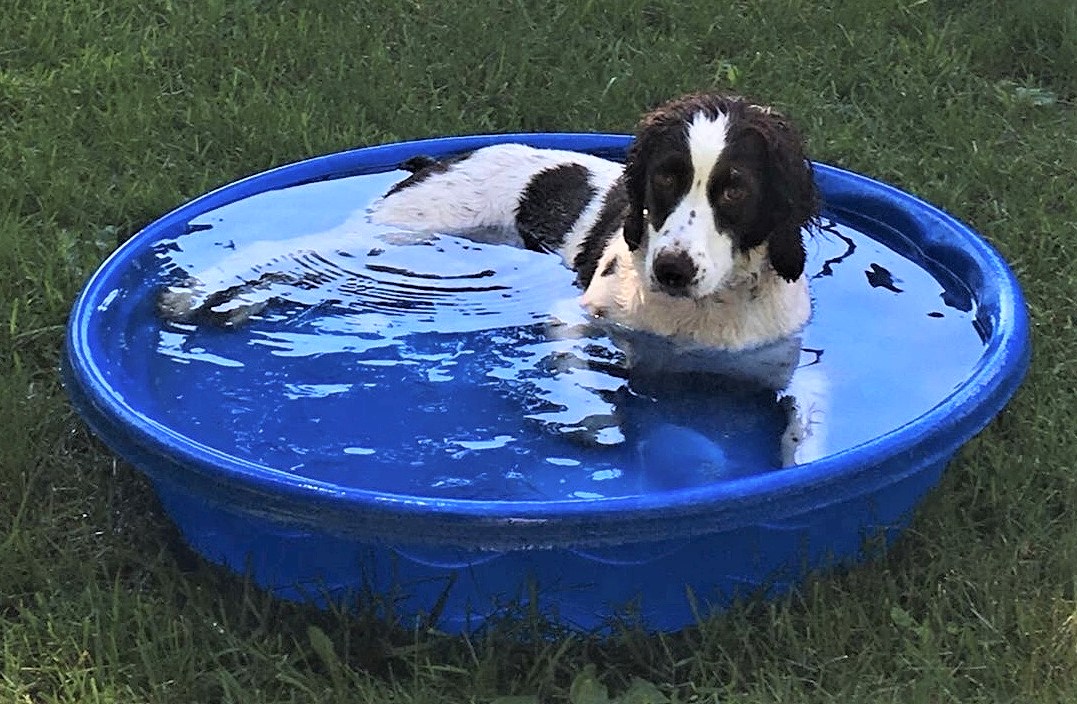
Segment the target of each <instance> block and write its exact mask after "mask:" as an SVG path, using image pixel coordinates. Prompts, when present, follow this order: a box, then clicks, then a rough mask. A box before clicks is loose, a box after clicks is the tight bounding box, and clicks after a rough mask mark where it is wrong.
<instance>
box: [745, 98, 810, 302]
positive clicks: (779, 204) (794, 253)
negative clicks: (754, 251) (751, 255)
mask: <svg viewBox="0 0 1077 704" xmlns="http://www.w3.org/2000/svg"><path fill="white" fill-rule="evenodd" d="M753 123H754V124H753V127H754V128H755V130H756V131H757V132H758V133H759V134H760V135H761V136H762V137H763V140H764V141H765V142H766V146H767V164H766V170H767V173H766V178H765V182H766V184H767V195H766V199H765V201H764V202H766V203H768V204H771V205H770V217H769V222H768V228H769V230H770V234H769V236H768V237H767V251H768V255H769V257H770V264H771V266H772V267H773V268H774V271H775V272H777V274H778V275H779V276H781V277H782V278H783V279H785V280H787V281H796V280H797V279H799V278H800V277H801V275H802V274H803V273H804V264H805V260H806V259H807V256H806V253H805V249H804V234H803V228H805V227H810V226H811V225H813V224H814V223H815V222H816V220H817V219H818V217H819V196H818V193H817V191H816V188H815V177H814V174H813V173H812V166H811V162H810V161H808V159H807V158H806V157H805V156H804V140H803V138H802V137H801V136H800V133H799V132H798V131H797V129H796V128H795V127H794V126H793V125H792V124H791V123H790V122H789V121H788V120H786V119H785V117H783V116H782V115H781V114H780V113H778V112H776V111H774V110H771V109H770V108H764V109H758V110H757V111H756V112H755V115H754V119H753Z"/></svg>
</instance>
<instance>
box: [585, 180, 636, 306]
mask: <svg viewBox="0 0 1077 704" xmlns="http://www.w3.org/2000/svg"><path fill="white" fill-rule="evenodd" d="M627 210H628V194H627V193H626V192H625V184H624V180H623V179H617V181H615V182H614V184H613V185H612V186H610V190H608V191H607V192H606V196H605V198H603V199H602V210H600V211H599V213H598V219H597V220H595V224H594V225H592V226H591V229H590V230H588V232H587V235H585V236H584V238H583V243H582V244H581V245H580V251H579V252H577V253H576V258H575V259H574V260H573V261H572V268H573V269H575V270H576V274H577V277H576V280H577V282H578V283H579V285H580V286H582V287H584V288H587V285H588V284H590V283H591V279H592V278H594V275H595V269H597V268H598V260H599V259H601V258H602V252H603V251H604V250H605V249H606V245H607V244H609V241H610V240H611V239H613V235H614V234H615V233H616V232H617V230H618V229H619V228H620V227H621V225H622V224H623V223H624V219H625V213H626V212H627Z"/></svg>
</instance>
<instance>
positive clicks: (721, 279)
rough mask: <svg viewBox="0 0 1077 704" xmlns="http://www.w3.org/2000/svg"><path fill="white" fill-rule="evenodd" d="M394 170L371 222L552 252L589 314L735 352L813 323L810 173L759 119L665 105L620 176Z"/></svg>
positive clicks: (776, 122) (414, 166) (789, 130)
mask: <svg viewBox="0 0 1077 704" xmlns="http://www.w3.org/2000/svg"><path fill="white" fill-rule="evenodd" d="M405 166H407V167H409V168H410V169H411V170H412V171H413V173H412V175H411V176H410V177H408V178H407V179H405V180H404V181H402V182H401V183H399V184H397V185H396V186H394V187H393V188H392V189H391V190H390V191H389V193H387V194H386V195H385V197H384V198H382V199H380V200H379V201H377V202H376V203H375V204H374V206H373V207H372V210H371V217H372V219H373V220H374V221H375V222H377V223H382V224H389V225H396V226H401V227H406V228H409V229H413V230H420V231H431V232H440V233H448V234H463V235H465V236H466V235H467V234H468V233H469V232H479V231H484V232H488V231H489V230H491V229H494V230H501V231H503V232H507V233H509V235H510V236H515V237H518V239H519V241H520V243H521V244H522V245H523V246H526V247H528V248H530V249H536V250H543V251H550V252H556V253H559V254H560V255H561V257H562V258H563V260H564V261H565V263H566V264H567V265H568V266H569V267H570V268H572V269H574V270H575V271H576V272H577V280H578V283H579V285H580V286H581V288H583V289H584V293H583V297H582V304H583V306H584V307H585V308H586V309H587V310H588V311H590V312H591V313H592V314H593V315H595V316H598V317H601V318H606V319H608V320H611V321H613V322H616V323H620V324H622V325H624V326H626V327H628V328H631V329H634V330H641V331H646V332H651V333H654V334H656V335H659V336H661V337H664V338H668V339H670V340H671V341H674V342H679V343H685V344H687V345H689V346H703V347H710V348H719V349H726V350H742V349H747V348H752V347H758V346H761V345H764V344H766V343H770V342H774V341H777V340H781V339H783V338H788V337H789V336H791V335H794V334H795V333H797V332H798V331H799V330H800V329H801V328H802V327H803V326H804V324H805V323H806V322H807V320H808V318H809V317H810V315H811V300H810V297H809V293H808V284H807V279H806V277H805V276H804V263H805V250H804V242H803V230H804V229H805V228H806V227H807V226H809V225H810V224H811V223H812V222H813V220H814V218H815V217H816V191H815V187H814V182H813V179H812V170H811V165H810V162H808V161H807V159H806V158H805V156H804V149H803V143H802V140H801V138H800V135H799V134H798V132H797V131H796V129H795V128H794V127H793V126H792V125H791V124H790V123H789V122H788V121H787V120H786V119H785V118H784V117H783V116H781V115H780V114H779V113H778V112H776V111H775V110H773V109H771V108H769V107H766V106H762V105H756V104H754V103H751V102H748V101H746V100H744V99H741V98H737V97H730V96H725V95H719V94H713V93H710V94H694V95H689V96H686V97H683V98H680V99H677V100H674V101H671V102H669V103H666V104H665V105H662V106H661V107H659V108H657V109H655V110H653V111H652V112H650V113H648V114H647V115H646V116H645V117H644V118H643V120H642V121H641V122H640V125H639V128H638V130H637V134H636V139H635V142H634V143H633V145H632V147H631V149H630V150H629V153H628V159H627V163H626V164H625V165H624V167H623V168H622V166H621V165H619V164H616V163H614V162H609V161H606V160H604V159H600V158H598V157H595V156H591V155H587V154H580V153H575V152H569V151H559V150H545V149H534V148H531V147H526V146H523V145H518V144H503V145H495V146H491V147H486V148H484V149H480V150H478V151H475V152H473V153H471V154H467V155H463V156H459V157H455V158H453V159H450V160H446V161H433V160H425V159H419V160H413V161H412V162H410V163H409V164H406V165H405Z"/></svg>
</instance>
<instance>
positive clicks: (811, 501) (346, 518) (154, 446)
mask: <svg viewBox="0 0 1077 704" xmlns="http://www.w3.org/2000/svg"><path fill="white" fill-rule="evenodd" d="M499 141H517V142H524V143H529V144H532V145H534V146H540V147H555V148H571V149H577V150H581V151H589V152H592V153H597V154H599V155H602V156H607V157H610V158H620V157H621V156H623V154H624V152H625V149H626V148H627V145H628V138H627V137H624V136H619V135H594V134H524V135H500V136H480V137H460V138H446V139H436V140H427V141H422V142H409V143H401V144H391V145H385V146H379V147H372V148H367V149H359V150H354V151H349V152H343V153H339V154H333V155H329V156H325V157H319V158H316V159H311V160H309V161H305V162H301V163H298V164H293V165H290V166H285V167H282V168H279V169H275V170H273V171H270V172H266V173H264V174H260V175H257V176H253V177H251V178H248V179H245V180H243V181H240V182H237V183H235V184H232V185H229V186H226V187H224V188H221V189H219V190H217V191H214V192H213V193H210V194H208V195H206V196H203V197H201V198H198V199H196V200H194V201H192V202H190V203H188V204H186V205H184V206H182V207H181V208H179V209H177V210H175V211H173V212H172V213H169V214H168V215H166V216H164V217H163V218H161V219H160V220H158V221H156V222H154V223H153V224H152V225H150V226H149V227H147V228H146V229H144V230H143V231H141V232H140V233H138V234H137V235H136V236H135V237H133V238H132V239H131V240H130V241H128V242H127V243H125V244H124V245H123V246H121V247H120V248H119V249H118V250H117V251H116V252H115V253H114V254H113V255H112V256H111V257H110V258H109V259H108V260H107V261H106V262H105V263H104V264H102V266H101V267H100V269H99V270H98V271H97V272H96V273H95V274H94V275H93V276H92V277H91V279H90V280H89V282H87V284H86V286H85V288H84V290H83V292H82V293H81V295H80V296H79V298H78V300H77V301H76V303H75V305H74V308H73V311H72V314H71V317H70V322H69V330H68V339H67V349H66V356H65V368H64V373H65V380H66V383H67V388H68V390H69V393H70V395H71V397H72V400H73V402H74V404H75V406H76V408H77V409H78V410H79V412H80V413H81V414H82V416H83V417H84V418H85V419H86V421H87V422H88V423H89V425H90V426H91V428H92V429H93V430H94V431H95V432H96V433H97V434H98V435H99V436H100V437H101V438H102V439H103V440H104V441H105V442H106V443H107V444H108V445H109V446H110V447H111V448H112V449H113V450H114V451H116V452H117V453H118V454H119V455H121V456H122V457H124V458H125V459H127V460H128V461H129V462H131V463H132V464H134V465H135V466H136V467H138V468H139V469H140V470H141V471H143V472H144V473H145V474H146V475H147V476H148V477H149V478H150V479H151V481H152V482H153V484H154V486H155V487H156V490H157V492H158V494H159V496H160V498H161V501H162V503H163V505H164V507H165V509H166V510H167V511H168V513H169V514H170V516H171V517H172V518H173V519H174V520H175V522H176V524H177V525H178V526H179V528H180V530H181V532H182V534H183V535H184V537H185V539H186V540H187V541H188V542H189V543H190V544H191V545H192V547H194V548H195V549H196V550H197V551H198V552H200V553H201V554H203V555H204V556H206V557H207V558H208V559H210V560H213V561H215V562H219V563H223V564H225V565H227V566H229V567H231V568H233V569H234V570H236V571H239V572H245V571H247V570H249V571H250V574H251V575H252V576H253V578H254V579H255V581H256V582H258V583H259V584H260V585H262V586H265V587H267V588H269V589H272V590H273V591H275V592H276V593H277V594H279V595H280V596H282V597H285V598H294V599H312V600H316V601H318V600H323V599H326V598H330V599H336V598H351V597H352V596H353V595H355V596H358V597H360V598H364V597H365V598H372V597H374V596H380V597H384V598H385V599H387V602H386V603H392V604H393V607H394V608H395V609H396V610H397V612H398V613H399V614H400V615H401V616H403V617H404V618H406V619H411V618H415V617H419V616H433V617H434V620H435V622H436V625H437V627H439V628H442V629H444V630H448V631H459V630H466V629H473V628H475V627H477V626H479V625H481V624H482V623H483V621H484V620H485V619H486V618H488V617H490V616H493V615H497V614H500V613H502V612H503V611H504V610H505V609H506V608H507V607H509V606H511V605H512V604H516V603H520V602H523V601H528V600H537V606H538V608H539V609H540V610H541V611H542V612H544V613H546V614H549V615H550V616H552V617H554V618H556V619H558V620H559V621H561V622H563V623H566V624H569V625H572V626H576V627H580V628H593V627H596V626H600V625H602V624H603V623H604V622H606V621H607V620H608V619H609V618H611V617H613V616H614V615H616V614H618V613H621V612H622V611H623V610H624V609H625V608H626V607H630V609H631V611H632V613H634V614H636V615H638V617H640V618H641V619H642V621H643V622H644V623H645V624H646V625H647V626H649V627H652V628H658V629H674V628H678V627H682V626H684V625H686V624H688V623H691V622H692V621H693V620H694V619H695V618H696V615H697V614H698V613H699V612H701V611H702V612H703V613H705V612H706V611H708V610H710V609H712V608H720V607H722V606H724V605H726V604H728V603H729V601H730V600H731V599H732V598H733V597H734V596H736V595H738V594H740V595H744V594H748V593H752V592H754V591H756V590H760V589H762V590H765V591H766V592H767V593H769V594H775V593H779V592H781V591H782V590H784V589H786V588H788V587H790V586H792V585H794V584H795V583H796V582H797V581H798V580H799V579H800V578H802V577H803V576H804V575H805V574H806V573H807V572H809V571H811V570H813V569H817V568H821V567H825V566H828V565H830V564H833V563H835V562H845V561H855V560H858V559H861V558H862V557H864V556H865V554H866V553H865V550H864V546H865V541H866V540H871V539H874V538H876V537H879V536H881V537H882V538H884V539H887V540H889V539H892V538H894V537H895V536H896V535H897V534H898V532H899V531H900V529H901V528H902V527H903V526H904V525H905V524H906V523H907V521H908V519H909V518H910V515H911V512H912V510H913V509H914V508H915V506H916V504H917V502H918V501H919V500H920V498H921V497H922V496H923V495H924V494H925V493H926V492H927V491H928V490H929V489H930V488H931V487H932V486H933V485H934V484H935V482H936V481H937V480H938V478H939V476H940V474H941V472H942V471H943V469H944V467H945V465H946V463H947V462H948V460H949V459H950V458H951V456H952V455H953V453H954V452H955V451H956V449H957V448H958V447H960V445H961V444H963V443H964V442H966V441H967V440H968V439H969V438H971V437H972V436H973V435H974V434H975V433H977V432H979V430H981V429H982V428H983V427H984V426H985V425H986V424H987V423H988V422H989V421H990V419H991V418H992V417H993V416H994V415H995V414H996V413H997V412H998V411H999V410H1000V409H1001V408H1002V407H1003V405H1004V404H1005V403H1006V402H1007V401H1008V399H1009V398H1010V396H1011V395H1012V394H1013V393H1014V391H1015V390H1016V388H1017V386H1018V385H1019V383H1020V381H1021V379H1022V378H1023V376H1024V373H1025V371H1026V368H1027V365H1028V360H1029V354H1030V349H1029V344H1028V322H1027V316H1026V311H1025V305H1024V301H1023V298H1022V295H1021V292H1020V289H1019V287H1018V285H1017V283H1016V281H1015V279H1014V277H1013V275H1012V273H1011V272H1010V270H1009V269H1008V268H1007V266H1006V265H1005V263H1004V262H1003V261H1002V260H1001V259H1000V257H999V256H998V254H997V253H996V252H995V251H994V250H993V249H992V248H991V247H990V246H989V245H988V244H987V243H986V242H985V241H984V240H983V239H981V238H980V237H979V236H978V235H976V234H975V233H974V232H972V231H971V230H969V229H968V228H967V227H965V226H964V225H962V224H961V223H959V222H957V221H956V220H954V219H953V218H951V217H949V216H947V215H946V214H944V213H942V212H940V211H939V210H938V209H936V208H934V207H932V206H930V205H928V204H926V203H924V202H923V201H920V200H918V199H916V198H914V197H912V196H910V195H908V194H905V193H903V192H901V191H898V190H896V189H894V188H892V187H889V186H886V185H884V184H880V183H878V182H875V181H872V180H870V179H867V178H864V177H862V176H858V175H855V174H852V173H849V172H846V171H842V170H840V169H836V168H833V167H829V166H826V165H821V164H820V165H817V169H816V178H817V181H818V183H819V186H820V189H821V191H822V193H823V196H824V200H825V209H824V214H825V216H826V224H825V226H824V228H823V230H822V231H821V232H819V233H818V234H817V235H815V236H814V237H813V238H812V240H811V242H810V244H809V265H808V269H809V272H810V273H811V274H812V277H813V281H812V286H813V295H814V297H815V299H816V312H815V316H814V318H813V321H812V322H811V323H810V325H809V327H808V329H807V330H806V331H805V333H804V336H803V337H802V339H801V340H800V343H799V347H800V349H799V351H798V353H799V361H798V363H797V365H796V367H797V368H796V372H795V373H794V375H793V381H792V382H791V385H792V387H793V388H798V389H801V390H804V389H806V390H807V392H806V393H808V395H809V396H811V398H812V401H811V407H804V408H803V409H802V411H803V413H804V416H805V418H806V419H807V426H811V427H814V430H813V431H812V433H811V434H812V436H813V437H812V440H811V442H808V443H806V444H805V449H804V453H803V454H802V455H801V456H798V458H797V464H795V465H793V466H788V467H785V468H781V467H780V466H779V465H778V464H776V463H774V462H772V461H771V459H770V456H771V455H772V454H773V452H772V448H771V447H770V445H769V444H768V443H770V444H773V441H774V438H775V436H776V432H777V434H780V427H779V428H778V430H777V431H775V427H776V426H775V421H774V417H775V413H776V412H777V411H776V410H775V409H776V408H778V406H777V405H775V404H774V398H773V394H771V396H769V397H768V396H767V394H766V393H760V392H759V390H758V389H750V388H749V389H747V390H746V389H744V388H742V387H737V388H735V389H730V388H725V387H722V388H717V387H716V388H717V391H715V390H714V389H710V390H708V392H707V393H705V394H699V393H696V394H694V395H693V393H692V392H691V390H687V391H686V390H684V389H681V390H679V391H677V392H676V393H675V394H673V395H672V396H670V395H669V394H667V395H666V396H663V393H662V392H661V391H658V392H653V391H640V390H638V389H635V390H630V389H628V387H627V385H626V382H625V381H624V379H623V378H621V377H620V376H618V375H617V374H616V373H603V372H602V371H601V370H602V369H609V368H613V369H616V367H617V365H618V364H619V363H620V361H621V360H619V358H618V356H617V355H618V351H617V347H616V345H613V344H612V343H610V341H609V340H608V339H607V338H605V337H603V336H602V335H601V334H596V333H593V332H580V331H579V330H580V324H581V323H582V322H583V321H578V320H574V319H573V313H572V307H573V306H572V305H571V303H572V297H573V295H574V292H573V290H572V288H571V275H568V274H567V273H565V272H563V271H562V270H561V269H560V265H559V263H558V262H556V261H554V260H555V259H556V258H554V257H542V256H541V255H534V254H532V253H528V252H521V251H518V250H507V248H491V247H484V246H481V245H472V244H468V243H463V242H462V241H459V240H454V239H451V238H443V239H438V240H436V241H417V240H411V241H409V240H406V238H404V239H401V238H400V237H399V236H398V233H392V232H387V231H374V230H371V229H370V228H369V227H367V226H365V225H364V224H363V218H362V213H363V210H364V208H365V206H366V205H367V204H368V203H369V201H370V199H371V198H373V197H374V196H376V195H378V194H379V193H380V192H381V191H383V190H384V188H385V187H387V185H388V184H390V183H392V182H393V181H394V180H395V179H396V178H397V177H398V176H399V174H393V173H391V172H392V171H393V169H394V168H395V165H396V164H398V163H400V162H401V161H403V160H405V159H407V158H409V157H412V156H415V155H419V154H426V155H431V156H440V155H445V154H450V153H456V152H460V151H466V150H470V149H474V148H477V147H478V146H481V145H485V144H489V143H493V142H499ZM288 253H291V255H289V256H291V260H290V261H285V262H284V264H282V266H285V267H288V266H291V267H296V266H298V267H306V268H307V269H311V268H313V270H315V271H316V272H318V273H319V276H321V278H320V279H319V281H321V282H322V284H324V285H322V286H319V287H316V288H313V289H311V288H303V287H293V288H292V289H291V290H290V292H289V294H288V295H286V296H283V297H278V298H279V299H280V300H277V299H276V298H275V299H274V301H276V303H272V302H271V304H270V305H269V306H268V307H267V308H266V309H265V311H264V312H263V313H261V314H260V315H258V316H256V317H255V318H254V320H252V322H251V323H250V325H248V326H244V327H243V328H236V329H220V328H219V327H214V326H208V325H177V324H172V323H164V322H162V321H161V320H160V319H159V317H158V316H157V315H156V311H155V299H156V296H157V294H158V291H159V290H160V288H161V287H162V285H165V284H168V283H169V282H172V281H175V280H176V278H177V277H178V276H180V275H181V273H180V272H181V271H183V272H186V273H191V272H192V271H195V270H201V269H205V268H207V267H208V268H210V269H212V267H213V266H214V265H215V264H216V263H218V262H220V261H222V260H226V259H227V258H228V257H233V258H236V257H238V258H240V259H244V260H249V261H248V264H249V266H258V265H260V261H261V260H260V259H259V257H261V256H263V255H268V256H266V257H265V258H266V260H267V261H268V260H275V258H279V257H277V255H280V254H288ZM285 259H287V257H285ZM222 281H225V283H227V281H228V280H227V276H226V277H225V279H222ZM233 283H234V282H233ZM551 311H554V312H555V313H551ZM554 319H556V321H557V322H556V324H552V323H551V321H552V320H554ZM551 330H553V331H554V334H551ZM566 360H567V362H566ZM596 361H597V362H602V363H603V364H597V365H596V364H594V363H595V362H596ZM596 369H597V370H599V371H596ZM809 392H810V393H809ZM715 399H719V400H718V401H715ZM723 399H724V400H723ZM746 408H747V409H749V411H747V412H745V411H744V410H743V409H746ZM685 409H691V410H690V411H686V410H685ZM595 418H598V419H599V422H598V423H597V425H595V423H594V422H592V419H595ZM701 419H702V421H701ZM581 427H586V428H587V430H588V433H589V434H588V433H585V435H587V438H586V439H585V440H580V438H579V437H578V435H579V433H577V432H575V431H578V430H579V429H580V428H581ZM570 431H572V432H570Z"/></svg>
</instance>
